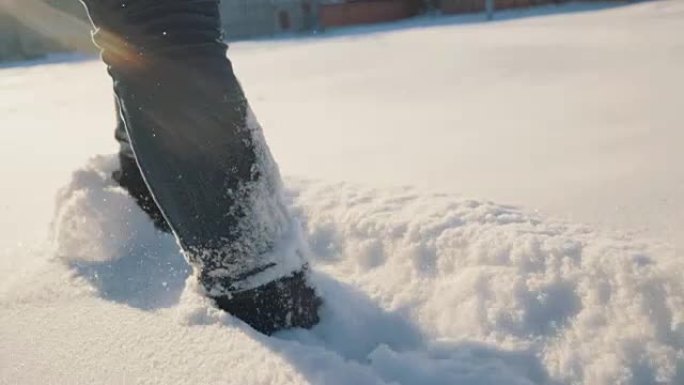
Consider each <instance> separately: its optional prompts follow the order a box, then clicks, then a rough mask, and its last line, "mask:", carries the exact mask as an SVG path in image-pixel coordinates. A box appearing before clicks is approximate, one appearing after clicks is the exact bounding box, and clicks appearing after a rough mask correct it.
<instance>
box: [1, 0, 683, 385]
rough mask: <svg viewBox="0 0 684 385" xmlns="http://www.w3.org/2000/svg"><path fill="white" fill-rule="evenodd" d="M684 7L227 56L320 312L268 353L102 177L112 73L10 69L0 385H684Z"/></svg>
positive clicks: (283, 46) (402, 33) (271, 341)
mask: <svg viewBox="0 0 684 385" xmlns="http://www.w3.org/2000/svg"><path fill="white" fill-rule="evenodd" d="M682 5H683V4H681V3H676V2H661V3H649V4H638V5H635V6H629V7H624V8H616V9H609V10H603V11H600V12H595V13H586V14H568V15H556V16H549V17H544V18H538V19H521V20H515V21H508V22H504V23H498V24H487V25H466V26H462V25H442V26H438V25H433V26H429V25H423V24H425V23H424V22H416V23H415V25H414V27H416V26H420V27H421V28H399V29H396V30H393V29H392V27H390V28H389V29H387V30H386V31H380V32H377V33H373V34H367V35H364V34H354V35H349V36H336V37H333V38H323V39H311V40H283V41H275V42H252V43H242V44H237V45H236V46H235V47H233V49H232V50H233V51H234V52H232V57H233V58H234V60H235V62H236V67H237V68H238V71H239V74H240V76H241V78H242V80H243V83H244V85H245V87H246V89H247V92H248V94H249V96H250V98H251V100H252V104H253V105H254V107H255V111H256V113H257V115H258V116H259V119H260V120H261V121H262V123H263V124H264V128H265V131H266V135H267V137H268V140H269V142H270V143H271V144H272V147H273V152H274V154H275V156H276V158H277V159H278V160H279V163H280V166H281V170H282V171H283V173H284V174H285V175H286V176H287V175H297V176H290V177H286V178H285V186H286V191H285V194H286V196H287V198H288V201H289V207H290V208H291V210H292V211H293V212H294V214H295V215H296V217H297V218H298V219H299V220H300V221H301V224H302V227H303V229H304V237H305V239H306V241H307V243H308V245H309V248H310V250H308V252H307V254H308V257H309V258H310V259H311V260H312V262H313V267H314V270H315V277H314V279H315V283H316V286H317V287H318V289H319V290H320V291H321V293H322V296H323V298H324V299H325V301H326V305H325V307H324V309H323V314H322V319H323V321H322V323H321V325H319V326H318V327H316V328H315V329H314V330H312V331H290V332H283V333H280V334H279V335H277V336H275V337H272V338H267V337H264V336H262V335H259V334H257V333H255V332H253V331H251V330H250V329H249V328H248V327H246V326H245V325H243V324H242V323H240V322H239V321H237V320H236V319H234V318H232V317H230V316H229V315H227V314H225V313H222V312H219V311H217V310H215V309H213V308H212V307H211V306H210V304H208V303H207V302H206V300H205V299H203V298H202V297H200V296H198V295H197V294H196V290H195V288H194V281H193V280H192V278H188V277H189V268H188V266H187V265H186V263H185V262H184V260H183V259H182V257H181V256H180V253H179V252H178V250H177V246H176V244H175V241H174V240H173V239H172V237H170V236H168V235H164V234H160V233H158V232H156V231H155V230H154V228H153V226H152V224H151V223H150V222H149V221H148V220H147V218H146V217H145V215H144V214H143V213H142V212H140V211H139V210H138V209H137V207H136V206H135V204H134V203H133V201H132V200H131V199H130V198H129V197H128V196H127V195H126V194H125V192H124V191H123V190H121V189H120V188H118V187H117V186H116V185H114V184H113V183H112V181H111V180H110V179H109V177H108V176H109V173H110V172H111V170H113V169H114V168H115V167H116V161H115V157H114V156H112V155H104V156H96V157H95V158H93V154H108V153H112V152H113V151H114V149H115V145H114V143H113V141H112V140H111V130H109V127H112V124H113V123H112V122H113V116H112V115H113V113H112V107H111V97H109V92H110V90H109V88H108V87H109V84H108V80H107V78H106V77H105V74H104V71H103V69H102V67H101V65H100V64H99V63H97V62H75V63H63V64H53V65H49V66H31V67H13V68H4V69H0V81H1V83H0V84H1V87H0V97H1V98H2V101H3V103H2V105H1V106H0V109H1V112H2V116H3V118H2V119H3V128H5V127H14V128H15V129H14V130H9V129H3V130H2V132H0V135H2V137H1V139H2V140H0V143H2V151H1V156H2V159H1V162H0V171H2V176H3V184H2V187H1V190H0V191H1V193H2V195H1V196H0V202H2V204H1V206H0V207H2V212H3V216H2V217H0V230H2V234H3V235H2V239H0V241H1V242H0V249H1V250H0V257H1V259H0V309H2V311H0V340H1V341H2V343H1V344H0V383H2V384H4V383H7V384H19V383H21V384H51V383H54V384H137V383H140V384H207V385H212V384H227V383H230V384H290V383H292V384H299V383H315V384H351V383H358V384H392V383H397V384H469V385H470V384H474V385H478V384H502V383H505V384H587V385H603V384H672V385H678V384H682V383H684V286H683V284H682V282H681V281H682V279H681V277H682V276H684V260H683V259H682V255H681V253H680V252H679V251H677V249H676V248H675V247H673V244H679V245H681V243H680V242H682V239H681V230H680V229H681V228H682V225H683V224H684V218H682V216H681V214H682V211H681V209H682V207H683V206H682V203H681V201H679V200H675V198H677V197H678V195H677V194H678V192H681V191H682V190H681V188H682V186H684V179H683V178H682V173H683V171H682V169H681V167H678V165H679V164H682V163H684V159H682V154H681V151H680V147H681V143H684V142H683V141H679V142H678V140H680V139H682V136H681V135H682V134H681V131H680V127H681V125H682V124H683V123H684V121H683V120H682V117H681V114H680V111H679V109H677V101H678V100H681V96H682V89H684V87H682V80H683V78H682V76H683V75H682V71H681V68H682V66H684V60H683V59H684V56H683V55H684V49H683V47H684V41H683V40H684V34H681V33H678V31H681V30H682V27H683V26H684V7H682ZM449 20H452V21H453V20H458V19H449ZM422 27H425V28H422ZM409 50H412V51H410V52H409ZM274 60H277V63H278V65H277V68H274V66H275V64H274V63H275V62H274ZM626 60H628V62H626ZM388 63H390V64H391V66H390V67H389V68H388V67H387V64H388ZM533 64H534V65H533ZM408 74H414V76H415V79H413V78H411V77H409V76H407V75H408ZM551 95H554V96H555V99H553V100H552V99H551V97H550V96H551ZM533 105H534V106H537V108H538V113H536V114H530V112H531V110H530V108H532V106H533ZM37 106H40V109H37ZM302 106H305V108H304V110H303V109H302ZM535 111H536V110H535ZM466 139H467V140H466ZM89 159H90V160H89ZM493 170H496V172H495V171H493ZM9 181H11V182H12V183H8V182H9ZM348 181H353V182H348ZM497 183H498V184H497ZM387 185H395V186H396V185H410V186H415V187H401V188H400V187H388V186H387ZM495 187H496V188H495ZM573 188H576V189H577V190H573ZM678 189H679V190H678ZM58 190H59V192H58ZM580 190H581V191H580ZM435 191H437V192H435ZM450 191H451V192H450ZM578 191H579V192H581V193H579V192H578ZM456 193H458V194H463V193H465V194H466V195H469V196H480V197H484V198H485V199H466V198H463V197H462V196H461V195H456ZM604 194H605V196H604ZM611 194H612V195H611ZM528 195H529V197H528ZM679 196H681V194H680V195H679ZM55 197H57V199H56V201H55ZM520 197H523V198H520ZM660 198H667V199H666V200H658V199H660ZM486 199H495V200H504V201H519V202H522V203H524V204H525V208H516V207H512V206H507V205H502V204H497V203H492V202H490V201H488V200H486ZM549 202H551V203H549ZM554 202H555V203H554ZM559 202H560V203H559ZM623 204H624V205H626V206H625V207H624V208H622V209H620V210H616V209H615V208H616V207H621V206H620V205H623ZM611 205H612V206H611ZM539 206H543V207H542V208H543V209H544V210H545V211H546V212H548V213H550V215H552V216H555V217H568V216H578V217H580V218H583V219H582V220H583V221H585V222H592V224H591V225H579V224H572V222H567V221H566V222H561V221H558V220H554V219H549V216H548V215H547V214H546V213H544V214H540V213H532V212H533V209H534V208H535V207H539ZM606 206H607V207H606ZM678 210H679V211H678ZM594 211H595V212H594ZM625 212H626V213H625ZM587 213H591V215H587ZM637 217H638V218H640V219H641V221H642V222H641V225H644V226H646V227H648V229H647V231H646V232H645V233H636V234H638V235H634V234H635V232H634V231H636V230H639V226H636V225H634V224H638V221H636V222H632V220H633V219H634V218H637ZM661 217H664V218H661ZM654 218H655V219H654ZM598 219H601V220H598ZM656 219H658V220H656ZM661 219H662V221H659V220H661ZM614 228H618V229H619V231H617V232H614V231H612V229H614ZM47 229H52V232H51V234H50V235H51V239H52V240H53V242H44V241H43V239H45V238H46V234H45V233H46V232H47ZM668 229H669V230H668ZM609 230H610V231H609ZM642 235H643V236H642Z"/></svg>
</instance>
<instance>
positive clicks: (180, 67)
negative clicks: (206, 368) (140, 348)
mask: <svg viewBox="0 0 684 385" xmlns="http://www.w3.org/2000/svg"><path fill="white" fill-rule="evenodd" d="M85 3H86V5H87V7H88V10H89V14H90V16H91V19H92V21H93V24H94V25H95V27H96V30H95V33H94V39H95V41H96V43H97V44H98V45H99V46H100V47H101V48H102V58H103V61H104V62H105V63H106V64H107V66H108V71H109V73H110V75H111V77H112V79H113V81H114V90H115V93H116V97H117V101H118V103H119V107H120V110H121V116H122V118H123V120H124V122H125V131H126V134H127V137H128V139H129V141H130V145H131V149H132V152H133V154H134V155H135V159H136V162H137V164H138V166H139V168H140V171H141V175H142V177H143V179H144V181H145V184H146V186H147V187H148V188H149V191H150V192H151V195H152V197H153V198H154V201H155V202H156V203H157V205H158V207H159V208H160V209H161V212H162V213H163V215H164V217H165V219H166V220H167V222H168V224H169V225H170V227H171V229H172V230H173V232H174V234H175V235H176V237H177V239H178V241H179V243H180V245H181V246H182V248H183V250H184V253H185V255H186V256H187V258H188V260H189V261H190V263H191V264H192V265H193V267H194V268H195V271H196V274H197V276H198V278H199V280H200V282H201V283H202V285H203V287H204V289H205V290H206V292H207V294H208V295H209V296H211V297H214V298H216V299H217V303H218V304H219V305H220V306H221V307H223V308H224V309H227V310H229V311H231V312H232V313H233V314H236V315H238V316H239V317H240V318H242V319H244V320H247V322H250V323H251V324H252V325H253V326H255V327H256V328H258V329H260V330H262V331H264V332H271V331H275V330H277V329H280V328H283V327H288V326H311V325H313V324H314V323H315V322H317V320H318V317H317V314H316V310H317V308H318V305H319V301H318V299H317V298H316V297H315V293H314V292H313V290H311V289H310V288H309V287H308V286H307V285H306V283H305V277H304V273H303V271H305V269H304V267H303V264H304V262H303V261H302V259H301V255H300V254H299V253H297V252H296V250H295V251H292V252H286V251H282V252H278V253H274V252H273V250H274V247H275V246H276V245H277V244H278V243H281V242H283V240H285V239H287V238H288V237H291V236H293V233H294V232H296V229H295V228H294V227H295V226H296V224H295V222H294V221H293V220H292V218H291V217H290V215H289V213H288V212H287V210H286V208H285V206H284V204H283V202H282V197H281V195H280V176H279V174H278V170H277V167H276V165H275V162H274V161H273V159H272V158H271V155H270V152H269V150H268V147H267V146H266V143H265V140H264V138H263V134H262V132H261V128H260V127H259V126H258V124H257V123H256V120H255V119H254V118H253V116H252V115H251V112H250V109H249V106H248V104H247V100H246V98H245V96H244V93H243V92H242V88H241V87H240V85H239V83H238V82H237V79H236V78H235V76H234V74H233V71H232V66H231V63H230V61H228V59H227V58H226V56H225V51H226V46H225V44H224V43H223V41H222V39H221V30H220V18H219V12H218V1H217V0H137V1H131V0H129V1H123V0H99V1H97V0H88V1H85ZM237 300H239V301H237Z"/></svg>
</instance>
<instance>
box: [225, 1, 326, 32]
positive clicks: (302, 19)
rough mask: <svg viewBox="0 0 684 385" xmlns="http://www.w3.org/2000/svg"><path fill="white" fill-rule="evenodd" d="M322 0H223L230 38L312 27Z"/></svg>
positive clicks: (298, 30) (306, 29) (314, 25)
mask: <svg viewBox="0 0 684 385" xmlns="http://www.w3.org/2000/svg"><path fill="white" fill-rule="evenodd" d="M319 2H320V0H222V1H221V12H222V18H223V28H224V29H225V37H226V39H227V40H237V39H241V38H245V37H252V36H267V35H275V34H278V33H283V32H301V31H311V30H313V29H314V28H315V27H316V23H317V6H318V3H319Z"/></svg>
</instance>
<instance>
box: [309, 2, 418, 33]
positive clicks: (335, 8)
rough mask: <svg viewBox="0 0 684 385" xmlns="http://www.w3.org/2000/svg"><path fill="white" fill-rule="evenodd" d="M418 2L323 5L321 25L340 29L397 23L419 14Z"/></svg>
mask: <svg viewBox="0 0 684 385" xmlns="http://www.w3.org/2000/svg"><path fill="white" fill-rule="evenodd" d="M419 4H420V1H416V0H366V1H351V2H347V3H338V4H321V6H320V8H319V14H318V15H319V23H320V25H321V26H322V27H339V26H345V25H354V24H370V23H380V22H387V21H395V20H400V19H405V18H408V17H411V16H414V15H416V14H417V13H418V5H419Z"/></svg>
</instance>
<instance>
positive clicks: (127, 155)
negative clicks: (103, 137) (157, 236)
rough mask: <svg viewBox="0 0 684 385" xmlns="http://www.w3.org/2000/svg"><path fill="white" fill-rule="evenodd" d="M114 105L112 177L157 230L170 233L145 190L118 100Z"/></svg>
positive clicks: (157, 208)
mask: <svg viewBox="0 0 684 385" xmlns="http://www.w3.org/2000/svg"><path fill="white" fill-rule="evenodd" d="M114 104H115V109H116V110H115V113H116V127H115V129H114V138H115V139H116V140H117V142H119V169H118V170H116V171H114V173H113V175H112V177H113V178H114V180H115V181H116V182H117V183H118V184H119V185H120V186H121V187H123V188H124V189H125V190H126V191H128V193H129V194H130V196H131V197H133V199H135V201H136V203H137V204H138V207H140V208H141V209H142V210H143V211H144V212H145V213H146V214H147V215H148V216H149V217H150V219H151V220H152V222H153V223H154V226H155V227H156V228H157V229H159V230H160V231H163V232H170V231H171V229H170V228H169V225H168V223H166V220H165V219H164V215H163V214H162V212H161V210H159V207H157V204H156V202H155V201H154V199H153V198H152V193H150V189H149V188H147V185H146V184H145V180H144V179H143V177H142V174H141V172H140V169H139V168H138V164H137V162H136V161H135V155H134V154H133V149H132V148H131V143H130V141H129V140H128V135H127V134H126V126H125V123H124V121H123V118H122V116H121V109H120V107H119V102H118V98H116V97H115V98H114Z"/></svg>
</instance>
